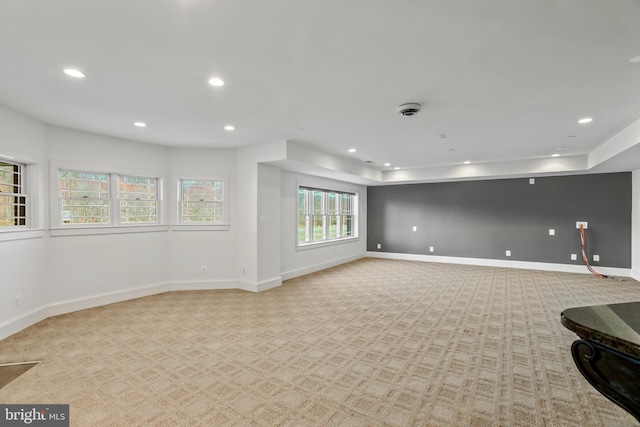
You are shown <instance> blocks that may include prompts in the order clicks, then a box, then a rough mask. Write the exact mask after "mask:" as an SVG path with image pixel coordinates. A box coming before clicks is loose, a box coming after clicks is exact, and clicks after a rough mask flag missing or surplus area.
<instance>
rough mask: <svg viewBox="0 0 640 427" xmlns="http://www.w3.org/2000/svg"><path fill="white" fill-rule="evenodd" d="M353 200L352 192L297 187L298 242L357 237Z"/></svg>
mask: <svg viewBox="0 0 640 427" xmlns="http://www.w3.org/2000/svg"><path fill="white" fill-rule="evenodd" d="M356 200H357V195H356V194H354V193H344V192H339V191H331V190H321V189H316V188H307V187H300V188H299V189H298V245H305V244H311V243H317V242H327V241H336V240H343V239H350V238H353V237H357V236H356V232H355V230H356V227H355V223H356V212H355V207H356V206H357V203H356Z"/></svg>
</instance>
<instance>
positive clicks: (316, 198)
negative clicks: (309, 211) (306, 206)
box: [313, 190, 324, 234]
mask: <svg viewBox="0 0 640 427" xmlns="http://www.w3.org/2000/svg"><path fill="white" fill-rule="evenodd" d="M323 196H324V191H318V190H314V191H313V214H314V215H322V214H323V213H324V206H323V203H322V199H323ZM314 234H315V233H314Z"/></svg>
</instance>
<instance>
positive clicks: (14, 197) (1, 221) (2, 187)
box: [0, 160, 28, 227]
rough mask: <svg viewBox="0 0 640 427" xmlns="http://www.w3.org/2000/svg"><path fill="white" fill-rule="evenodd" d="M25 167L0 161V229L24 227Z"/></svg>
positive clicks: (25, 211)
mask: <svg viewBox="0 0 640 427" xmlns="http://www.w3.org/2000/svg"><path fill="white" fill-rule="evenodd" d="M25 168H26V167H25V165H23V164H19V163H10V162H7V161H5V160H0V227H21V226H23V227H26V226H27V225H28V224H27V200H28V197H27V195H26V194H25V193H26V189H25V183H24V170H25Z"/></svg>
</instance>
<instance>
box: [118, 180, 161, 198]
mask: <svg viewBox="0 0 640 427" xmlns="http://www.w3.org/2000/svg"><path fill="white" fill-rule="evenodd" d="M157 183H158V180H157V179H156V178H139V177H130V176H121V177H119V178H118V199H135V200H156V194H157V191H156V188H157Z"/></svg>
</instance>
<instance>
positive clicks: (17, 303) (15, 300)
mask: <svg viewBox="0 0 640 427" xmlns="http://www.w3.org/2000/svg"><path fill="white" fill-rule="evenodd" d="M13 306H14V307H20V295H16V296H14V297H13Z"/></svg>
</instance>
